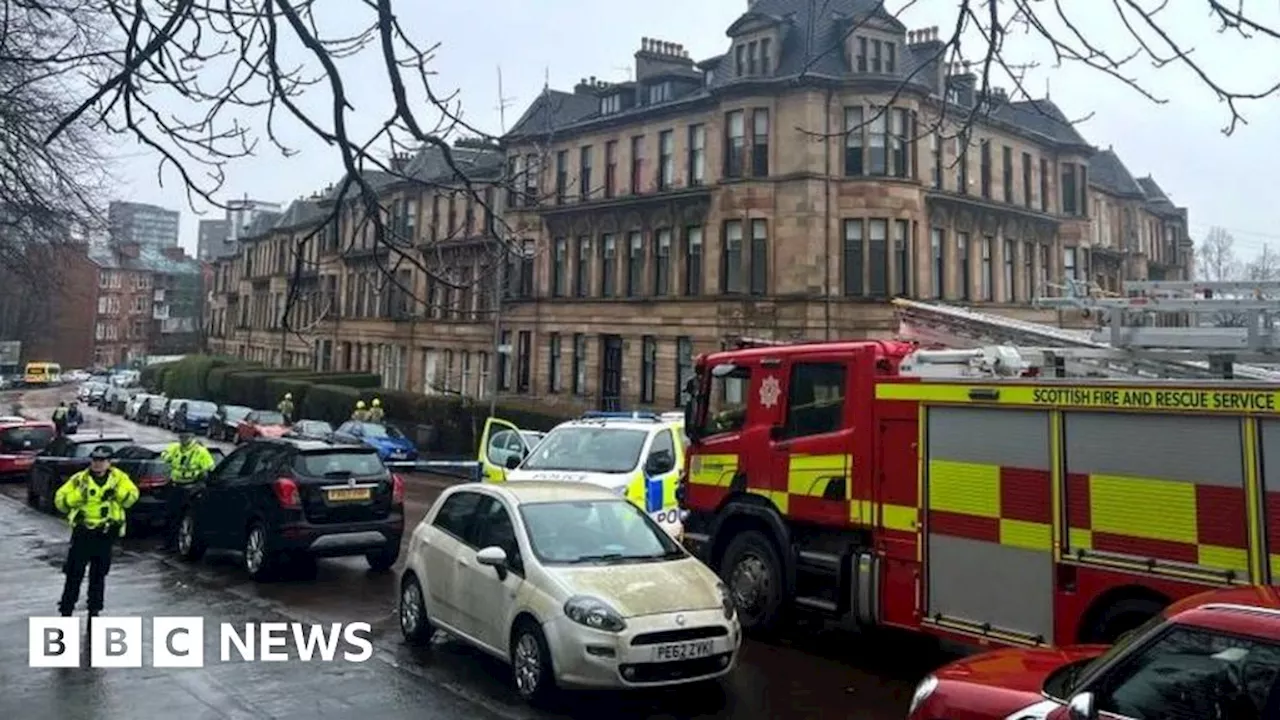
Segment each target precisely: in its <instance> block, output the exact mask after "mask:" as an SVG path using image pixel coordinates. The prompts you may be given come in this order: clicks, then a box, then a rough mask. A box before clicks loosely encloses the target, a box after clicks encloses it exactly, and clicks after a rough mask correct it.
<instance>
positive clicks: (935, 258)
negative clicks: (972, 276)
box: [929, 228, 947, 298]
mask: <svg viewBox="0 0 1280 720" xmlns="http://www.w3.org/2000/svg"><path fill="white" fill-rule="evenodd" d="M943 238H944V233H943V231H942V230H941V229H940V228H932V229H930V230H929V255H930V257H931V258H932V260H931V262H930V265H931V269H932V272H931V275H932V277H930V278H929V281H930V282H929V297H933V298H941V297H942V287H943V285H942V283H943V281H944V278H946V276H947V267H946V259H945V257H944V254H943V252H942V243H943Z"/></svg>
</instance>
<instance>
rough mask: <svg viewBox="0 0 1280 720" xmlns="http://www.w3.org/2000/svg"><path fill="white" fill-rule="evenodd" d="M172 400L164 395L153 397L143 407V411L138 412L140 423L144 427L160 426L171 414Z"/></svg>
mask: <svg viewBox="0 0 1280 720" xmlns="http://www.w3.org/2000/svg"><path fill="white" fill-rule="evenodd" d="M172 402H173V400H172V399H170V398H167V397H165V396H163V395H161V396H158V397H152V398H150V399H148V400H147V401H146V402H145V403H143V405H142V409H141V410H139V411H138V422H141V423H142V424H143V425H155V426H157V427H158V426H159V425H160V423H161V422H162V421H163V420H164V418H165V416H166V415H168V413H169V405H170V404H171V403H172Z"/></svg>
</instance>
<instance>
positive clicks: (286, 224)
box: [271, 199, 324, 230]
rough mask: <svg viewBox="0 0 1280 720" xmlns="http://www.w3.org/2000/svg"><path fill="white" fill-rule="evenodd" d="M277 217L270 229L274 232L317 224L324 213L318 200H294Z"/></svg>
mask: <svg viewBox="0 0 1280 720" xmlns="http://www.w3.org/2000/svg"><path fill="white" fill-rule="evenodd" d="M273 214H274V213H273ZM277 217H278V219H277V220H276V222H275V224H274V225H272V226H271V227H273V228H274V229H276V230H292V229H294V228H300V227H304V226H307V225H311V224H313V223H317V222H319V221H320V220H321V219H322V218H323V217H324V211H323V210H321V208H320V203H319V201H318V200H314V199H313V200H294V201H293V202H291V203H289V207H287V208H285V211H284V212H283V213H281V214H280V215H278V216H277Z"/></svg>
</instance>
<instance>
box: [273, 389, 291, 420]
mask: <svg viewBox="0 0 1280 720" xmlns="http://www.w3.org/2000/svg"><path fill="white" fill-rule="evenodd" d="M276 410H278V411H280V414H281V415H283V416H284V422H285V424H286V425H291V424H293V393H285V394H284V397H283V398H281V400H280V404H279V405H276Z"/></svg>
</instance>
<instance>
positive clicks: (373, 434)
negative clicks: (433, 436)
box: [333, 420, 418, 461]
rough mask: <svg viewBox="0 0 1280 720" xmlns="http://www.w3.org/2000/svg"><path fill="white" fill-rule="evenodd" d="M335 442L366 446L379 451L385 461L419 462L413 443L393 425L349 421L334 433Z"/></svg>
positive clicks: (379, 455) (416, 449)
mask: <svg viewBox="0 0 1280 720" xmlns="http://www.w3.org/2000/svg"><path fill="white" fill-rule="evenodd" d="M333 440H334V442H345V443H356V444H364V445H368V446H369V447H371V448H373V449H374V450H377V451H378V457H380V458H382V459H383V460H384V461H404V460H417V459H418V448H417V447H416V446H415V445H414V444H413V441H412V440H410V439H409V438H407V437H405V436H404V433H402V432H400V431H399V430H397V429H396V428H394V427H392V426H391V425H385V424H383V423H374V422H359V421H357V420H348V421H347V422H344V423H342V425H340V426H338V429H337V430H335V431H334V433H333Z"/></svg>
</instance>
